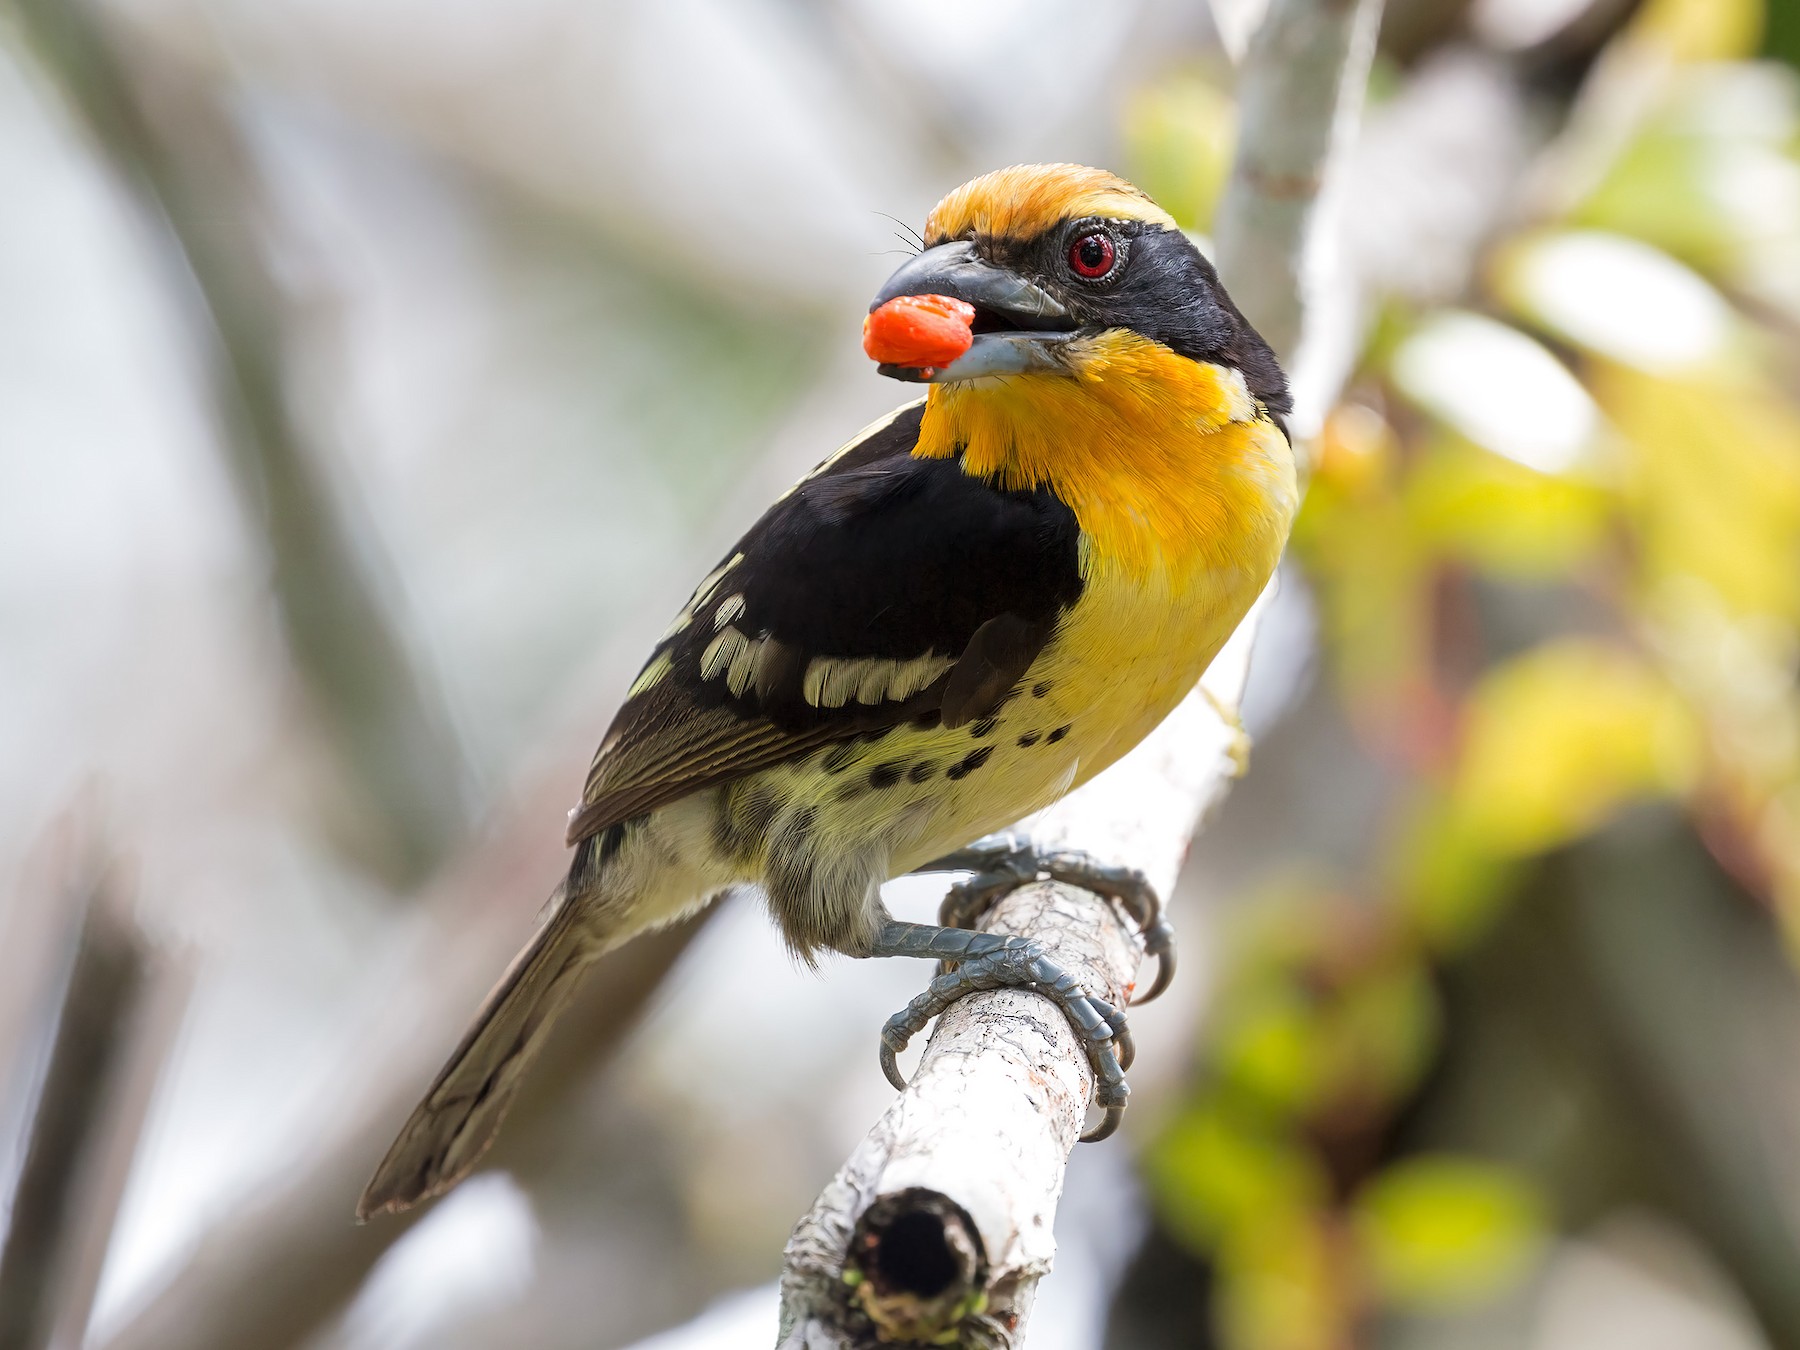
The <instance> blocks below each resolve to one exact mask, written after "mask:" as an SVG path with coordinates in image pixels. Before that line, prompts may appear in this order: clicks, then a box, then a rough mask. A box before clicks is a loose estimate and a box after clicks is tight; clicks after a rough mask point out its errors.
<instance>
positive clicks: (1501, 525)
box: [1407, 438, 1612, 580]
mask: <svg viewBox="0 0 1800 1350" xmlns="http://www.w3.org/2000/svg"><path fill="white" fill-rule="evenodd" d="M1407 517H1408V520H1409V522H1410V524H1411V527H1412V530H1413V532H1414V534H1415V536H1416V537H1417V538H1418V539H1419V540H1420V541H1421V542H1422V543H1424V544H1426V545H1429V546H1430V547H1432V548H1434V549H1436V550H1438V551H1439V552H1441V553H1442V554H1444V555H1445V556H1448V557H1453V558H1462V559H1465V560H1467V561H1468V562H1471V563H1474V564H1475V565H1476V566H1478V567H1481V568H1483V569H1485V570H1487V571H1489V572H1493V573H1495V574H1497V575H1500V576H1508V577H1516V578H1521V579H1526V580H1540V579H1556V578H1561V577H1562V576H1564V575H1566V574H1567V573H1568V572H1569V570H1570V569H1571V568H1573V567H1575V566H1576V565H1577V564H1578V563H1580V562H1581V561H1582V560H1583V559H1585V558H1588V557H1590V556H1591V555H1592V554H1593V553H1594V551H1595V550H1596V548H1597V547H1598V546H1599V545H1600V544H1601V543H1602V542H1603V541H1604V539H1605V537H1606V530H1607V525H1608V523H1609V521H1610V520H1611V518H1612V500H1611V495H1610V494H1609V493H1608V492H1607V491H1606V490H1605V489H1604V488H1602V487H1601V486H1600V485H1598V484H1597V483H1595V482H1592V481H1590V480H1587V479H1584V478H1579V477H1576V476H1573V475H1568V474H1545V473H1538V472H1537V471H1535V470H1533V469H1528V468H1526V467H1525V466H1524V465H1522V464H1517V463H1514V462H1513V461H1512V460H1509V459H1502V458H1501V457H1500V456H1498V455H1493V454H1489V453H1487V452H1486V451H1484V450H1482V449H1480V448H1479V447H1477V446H1474V445H1471V444H1469V443H1467V442H1464V441H1460V440H1456V439H1453V438H1452V439H1446V440H1444V441H1442V442H1440V443H1439V444H1438V445H1436V446H1435V447H1434V448H1433V449H1432V450H1430V451H1429V452H1428V453H1427V454H1426V455H1425V457H1424V459H1423V460H1422V461H1421V463H1420V464H1419V467H1418V468H1417V469H1416V470H1415V471H1414V473H1413V475H1412V477H1411V479H1410V480H1409V481H1408V483H1407Z"/></svg>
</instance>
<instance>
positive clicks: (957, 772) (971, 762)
mask: <svg viewBox="0 0 1800 1350" xmlns="http://www.w3.org/2000/svg"><path fill="white" fill-rule="evenodd" d="M993 753H994V747H993V746H991V745H984V746H982V747H981V749H979V750H971V751H969V753H968V754H966V755H964V756H963V757H962V758H961V759H959V760H957V761H956V763H954V764H952V765H951V766H950V767H949V768H947V769H945V770H944V777H946V778H948V779H951V780H952V781H954V780H956V779H959V778H967V777H968V776H969V775H970V774H972V773H974V772H975V770H977V769H979V768H980V767H981V766H982V765H983V764H986V763H987V762H988V756H989V755H991V754H993Z"/></svg>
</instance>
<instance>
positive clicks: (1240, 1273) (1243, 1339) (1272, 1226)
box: [1219, 1214, 1355, 1350]
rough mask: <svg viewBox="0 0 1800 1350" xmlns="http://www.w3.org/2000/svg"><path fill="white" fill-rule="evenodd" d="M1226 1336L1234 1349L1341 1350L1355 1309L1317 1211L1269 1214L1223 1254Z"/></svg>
mask: <svg viewBox="0 0 1800 1350" xmlns="http://www.w3.org/2000/svg"><path fill="white" fill-rule="evenodd" d="M1220 1264H1221V1267H1222V1274H1223V1276H1224V1278H1223V1280H1222V1281H1221V1287H1220V1291H1219V1322H1220V1331H1221V1332H1222V1333H1223V1334H1222V1339H1223V1341H1224V1343H1225V1345H1226V1346H1228V1347H1230V1350H1341V1347H1343V1346H1345V1345H1347V1344H1348V1343H1349V1336H1350V1335H1351V1326H1352V1324H1353V1322H1354V1320H1355V1310H1354V1307H1353V1305H1352V1300H1351V1299H1350V1298H1349V1296H1348V1293H1349V1291H1348V1290H1347V1288H1346V1287H1345V1286H1346V1284H1347V1280H1346V1277H1345V1272H1344V1271H1343V1270H1342V1269H1341V1268H1340V1267H1341V1265H1342V1262H1341V1261H1340V1260H1339V1259H1338V1256H1337V1253H1336V1251H1335V1250H1334V1246H1333V1243H1332V1239H1331V1234H1330V1233H1329V1231H1327V1229H1326V1228H1325V1226H1324V1223H1323V1222H1322V1221H1321V1220H1320V1219H1319V1218H1318V1217H1317V1216H1316V1215H1312V1214H1276V1215H1268V1216H1265V1217H1263V1218H1262V1219H1260V1220H1259V1221H1258V1222H1256V1223H1254V1224H1252V1225H1249V1226H1247V1227H1245V1228H1244V1229H1242V1230H1241V1231H1239V1232H1238V1233H1236V1234H1234V1235H1233V1237H1232V1239H1231V1240H1230V1241H1229V1242H1228V1243H1227V1244H1226V1245H1225V1247H1224V1250H1223V1251H1221V1253H1220Z"/></svg>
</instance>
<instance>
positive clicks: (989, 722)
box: [969, 717, 1000, 740]
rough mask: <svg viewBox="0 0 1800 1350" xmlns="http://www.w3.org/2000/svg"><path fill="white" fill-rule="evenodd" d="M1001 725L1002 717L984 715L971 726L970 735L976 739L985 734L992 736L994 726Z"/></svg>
mask: <svg viewBox="0 0 1800 1350" xmlns="http://www.w3.org/2000/svg"><path fill="white" fill-rule="evenodd" d="M999 725H1000V719H999V718H998V717H984V718H982V719H981V720H980V721H979V722H977V723H976V724H975V725H974V726H972V727H970V728H969V735H971V736H973V737H974V738H975V739H976V740H980V739H981V738H982V737H983V736H991V735H992V734H993V731H994V728H995V727H997V726H999Z"/></svg>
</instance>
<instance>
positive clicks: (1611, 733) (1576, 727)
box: [1452, 639, 1700, 857]
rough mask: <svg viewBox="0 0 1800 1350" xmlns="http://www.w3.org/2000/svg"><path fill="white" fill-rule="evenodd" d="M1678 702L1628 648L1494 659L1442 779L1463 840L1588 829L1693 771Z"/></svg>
mask: <svg viewBox="0 0 1800 1350" xmlns="http://www.w3.org/2000/svg"><path fill="white" fill-rule="evenodd" d="M1699 754H1700V744H1699V735H1698V731H1697V729H1696V727H1695V725H1694V721H1693V718H1692V717H1691V715H1690V714H1689V712H1688V710H1687V708H1686V706H1685V705H1684V704H1683V703H1682V702H1681V700H1680V698H1679V697H1678V696H1677V695H1676V693H1675V692H1674V690H1672V689H1671V688H1670V687H1669V685H1668V684H1667V683H1666V682H1665V681H1664V680H1663V679H1662V678H1661V677H1660V676H1659V675H1657V674H1656V673H1655V672H1653V671H1651V670H1650V669H1649V668H1647V667H1646V666H1645V665H1644V664H1643V663H1641V662H1640V661H1638V660H1637V659H1636V658H1634V657H1632V656H1631V655H1629V654H1628V653H1626V652H1623V651H1620V650H1617V649H1614V648H1610V647H1606V646H1603V645H1601V644H1599V643H1594V642H1589V641H1583V640H1577V639H1569V640H1564V641H1561V642H1555V643H1550V644H1547V645H1545V646H1542V647H1538V648H1536V649H1535V650H1533V651H1530V652H1528V653H1526V654H1525V655H1524V656H1522V657H1519V658H1517V659H1515V660H1513V661H1511V662H1508V663H1507V664H1505V665H1502V666H1499V667H1496V668H1495V669H1494V670H1493V671H1491V672H1490V673H1489V674H1488V676H1487V677H1486V678H1485V679H1484V680H1483V681H1482V683H1481V684H1480V685H1479V686H1478V687H1477V689H1476V691H1475V693H1474V694H1473V695H1472V696H1471V697H1470V700H1469V706H1468V717H1467V725H1466V730H1465V739H1464V742H1463V746H1462V751H1461V754H1460V755H1459V757H1458V763H1457V766H1456V771H1455V776H1454V780H1453V785H1452V800H1453V805H1454V809H1455V810H1456V812H1457V814H1458V815H1459V816H1460V817H1461V827H1462V828H1464V829H1466V830H1468V831H1469V833H1470V836H1471V839H1472V841H1473V842H1475V843H1476V844H1478V845H1479V846H1481V847H1484V848H1486V849H1488V850H1490V851H1492V852H1493V853H1494V854H1496V855H1498V856H1500V857H1505V856H1508V855H1514V856H1516V855H1521V854H1527V853H1535V852H1539V851H1541V850H1543V849H1547V848H1552V847H1555V846H1556V845H1558V844H1562V843H1565V842H1567V841H1568V840H1570V839H1573V838H1576V837H1577V836H1579V835H1581V834H1584V833H1586V832H1587V831H1588V830H1590V829H1593V828H1594V827H1596V826H1597V825H1600V824H1601V823H1603V822H1604V821H1605V820H1606V819H1607V818H1608V817H1609V816H1610V815H1611V814H1612V813H1613V812H1614V811H1615V810H1616V809H1617V808H1618V807H1619V806H1621V805H1623V804H1624V803H1625V802H1627V801H1629V800H1631V799H1633V798H1638V797H1644V796H1651V795H1657V794H1664V793H1680V792H1683V791H1685V790H1686V789H1687V787H1688V786H1689V785H1690V784H1691V783H1692V781H1693V779H1694V776H1695V774H1696V772H1697V769H1698V762H1699Z"/></svg>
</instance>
